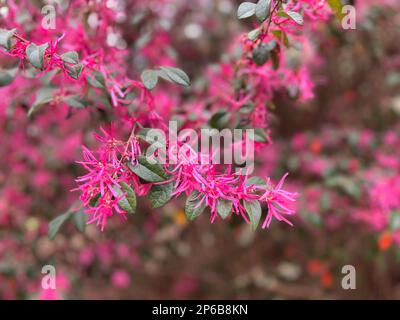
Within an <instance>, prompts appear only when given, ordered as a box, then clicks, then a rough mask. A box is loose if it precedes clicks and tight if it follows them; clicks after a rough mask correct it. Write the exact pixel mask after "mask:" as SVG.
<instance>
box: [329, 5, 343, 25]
mask: <svg viewBox="0 0 400 320" xmlns="http://www.w3.org/2000/svg"><path fill="white" fill-rule="evenodd" d="M328 4H329V6H330V7H331V9H332V11H333V12H334V13H335V15H336V18H337V19H338V20H339V22H342V20H343V18H344V14H343V4H342V1H341V0H328Z"/></svg>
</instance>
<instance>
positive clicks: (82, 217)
mask: <svg viewBox="0 0 400 320" xmlns="http://www.w3.org/2000/svg"><path fill="white" fill-rule="evenodd" d="M87 221H88V216H87V214H86V213H85V212H83V211H78V212H75V213H73V214H72V223H73V224H74V225H75V227H76V228H77V229H78V230H79V231H80V232H84V231H85V228H86V223H87Z"/></svg>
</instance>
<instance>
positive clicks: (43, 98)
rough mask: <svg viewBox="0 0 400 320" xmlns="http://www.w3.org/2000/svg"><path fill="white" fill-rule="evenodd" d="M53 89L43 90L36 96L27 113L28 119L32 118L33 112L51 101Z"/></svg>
mask: <svg viewBox="0 0 400 320" xmlns="http://www.w3.org/2000/svg"><path fill="white" fill-rule="evenodd" d="M54 91H55V89H53V88H43V89H40V90H39V91H38V93H37V94H36V99H35V102H34V103H33V105H32V107H31V108H30V109H29V111H28V117H30V116H32V114H33V113H34V112H36V111H37V110H39V109H40V108H41V107H42V106H43V105H45V104H47V103H49V102H51V101H53V93H54Z"/></svg>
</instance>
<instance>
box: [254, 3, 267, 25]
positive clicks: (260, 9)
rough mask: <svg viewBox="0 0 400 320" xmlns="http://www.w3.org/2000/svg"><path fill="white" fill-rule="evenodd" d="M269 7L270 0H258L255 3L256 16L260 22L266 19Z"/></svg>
mask: <svg viewBox="0 0 400 320" xmlns="http://www.w3.org/2000/svg"><path fill="white" fill-rule="evenodd" d="M270 9H271V0H260V1H258V2H257V5H256V9H255V11H256V17H257V19H258V20H259V21H260V22H264V21H265V20H267V18H268V16H269V11H270Z"/></svg>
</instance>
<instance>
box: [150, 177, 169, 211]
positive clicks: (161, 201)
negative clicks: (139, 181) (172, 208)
mask: <svg viewBox="0 0 400 320" xmlns="http://www.w3.org/2000/svg"><path fill="white" fill-rule="evenodd" d="M173 192H174V183H173V182H170V183H167V184H155V185H153V186H152V187H151V190H150V193H149V200H150V202H151V207H152V208H153V209H156V208H160V207H162V206H163V205H165V204H166V203H167V202H168V201H169V200H171V198H172V193H173Z"/></svg>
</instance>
